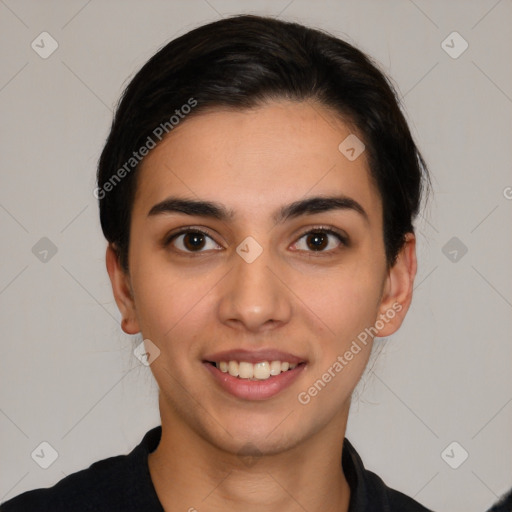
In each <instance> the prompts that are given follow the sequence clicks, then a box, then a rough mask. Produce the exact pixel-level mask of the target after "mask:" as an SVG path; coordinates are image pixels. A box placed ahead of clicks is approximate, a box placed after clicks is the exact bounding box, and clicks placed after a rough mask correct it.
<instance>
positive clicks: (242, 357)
mask: <svg viewBox="0 0 512 512" xmlns="http://www.w3.org/2000/svg"><path fill="white" fill-rule="evenodd" d="M203 361H211V362H214V363H220V362H221V361H226V362H229V361H238V362H240V361H245V362H247V363H252V364H256V363H260V362H262V361H268V362H269V363H270V362H271V361H281V362H288V363H292V364H299V363H305V362H306V360H305V359H304V358H301V357H299V356H295V355H293V354H290V353H288V352H282V351H280V350H276V349H261V350H244V349H236V350H225V351H224V352H216V353H215V354H211V355H208V356H205V357H204V358H203Z"/></svg>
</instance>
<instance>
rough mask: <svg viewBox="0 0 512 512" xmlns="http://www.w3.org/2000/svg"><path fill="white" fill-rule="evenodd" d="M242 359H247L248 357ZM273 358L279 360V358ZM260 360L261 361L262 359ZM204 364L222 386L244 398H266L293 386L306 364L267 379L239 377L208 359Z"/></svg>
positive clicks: (232, 393)
mask: <svg viewBox="0 0 512 512" xmlns="http://www.w3.org/2000/svg"><path fill="white" fill-rule="evenodd" d="M222 360H223V361H224V359H222ZM242 360H245V361H247V359H242ZM273 360H274V361H278V360H279V359H273ZM285 360H287V359H285ZM258 361H261V359H259V360H258ZM258 361H256V362H258ZM247 362H249V361H247ZM203 366H204V367H205V368H206V370H207V371H209V372H210V374H211V375H212V376H213V378H214V379H215V380H216V381H217V382H218V383H219V384H220V386H221V387H222V388H223V389H224V390H225V391H227V392H228V393H230V394H231V395H233V396H235V397H237V398H242V399H244V400H266V399H267V398H272V397H273V396H275V395H277V394H278V393H280V392H281V391H283V390H284V389H286V388H287V387H289V386H291V384H292V383H293V382H294V381H295V380H296V379H297V378H298V377H299V375H300V374H301V373H302V372H303V370H304V368H305V367H306V364H298V366H296V367H295V368H294V369H293V370H287V371H285V372H282V373H280V374H279V375H276V376H274V377H269V378H268V379H266V380H248V379H239V378H238V377H233V376H232V375H230V374H229V373H224V372H221V371H220V370H219V369H218V368H217V367H216V366H214V365H212V364H211V363H209V362H208V361H204V362H203Z"/></svg>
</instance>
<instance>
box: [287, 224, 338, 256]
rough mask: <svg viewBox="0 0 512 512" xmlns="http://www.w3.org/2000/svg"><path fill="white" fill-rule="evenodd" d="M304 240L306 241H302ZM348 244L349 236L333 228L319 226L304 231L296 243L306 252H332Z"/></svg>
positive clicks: (299, 248)
mask: <svg viewBox="0 0 512 512" xmlns="http://www.w3.org/2000/svg"><path fill="white" fill-rule="evenodd" d="M303 240H304V242H302V241H303ZM347 245H348V242H347V238H346V237H344V236H343V235H342V234H341V233H338V232H337V231H334V230H333V229H327V228H322V229H320V228H317V229H314V230H311V231H308V232H307V233H304V234H303V235H302V236H301V237H300V238H299V241H298V242H296V243H295V248H296V249H297V250H299V251H305V252H325V253H330V252H333V251H335V250H336V249H339V248H340V247H343V246H347Z"/></svg>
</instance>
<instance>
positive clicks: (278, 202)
mask: <svg viewBox="0 0 512 512" xmlns="http://www.w3.org/2000/svg"><path fill="white" fill-rule="evenodd" d="M351 133H354V130H353V129H351V128H350V127H349V126H348V125H346V124H344V123H343V122H342V121H341V120H339V119H338V118H337V117H335V116H334V114H332V113H331V112H329V111H328V110H326V109H325V108H324V107H321V106H319V105H318V104H314V103H297V102H286V101H282V102H272V103H268V104H267V105H265V106H262V107H258V108H256V109H254V110H251V111H242V112H234V111H227V110H218V111H212V112H209V113H206V114H199V115H197V116H196V117H191V118H190V119H187V120H185V121H184V122H183V123H182V124H181V125H179V126H178V127H177V128H175V129H174V130H173V131H172V132H171V133H170V134H169V136H168V137H167V139H165V140H164V141H163V142H162V143H161V144H160V145H159V146H157V147H156V148H155V149H154V150H152V151H151V152H150V154H149V155H148V156H147V157H146V158H145V160H144V161H143V163H142V168H141V169H140V170H139V175H138V184H137V193H136V197H135V201H134V204H133V210H132V220H131V230H130V248H129V266H130V270H129V273H126V274H125V273H123V271H122V270H121V268H120V267H119V263H118V261H117V259H116V258H115V256H114V252H113V251H112V250H111V249H109V250H108V251H107V267H108V270H109V274H110V277H111V279H112V284H113V289H114V294H115V297H116V301H117V303H118V305H119V308H120V310H121V312H122V314H123V328H124V330H125V331H126V332H128V333H130V334H135V333H138V332H142V335H143V338H144V339H149V340H151V344H150V345H149V346H148V351H149V352H150V353H151V351H152V350H154V349H153V348H152V347H153V346H156V347H158V349H159V350H160V353H159V355H158V357H157V358H156V359H154V361H153V362H152V364H151V370H152V372H153V374H154V376H155V378H156V381H157V383H158V385H159V388H160V394H161V397H160V407H161V414H162V418H164V416H165V417H166V418H168V419H169V421H171V420H172V421H173V422H174V423H175V424H177V425H178V424H179V425H181V426H183V427H184V428H187V429H189V430H190V431H193V432H194V433H195V434H197V435H198V436H200V437H201V438H202V439H203V440H205V441H206V442H208V443H209V444H211V445H215V446H216V447H218V448H221V449H223V450H226V451H229V452H233V453H237V452H239V451H240V449H241V448H242V447H244V446H246V445H247V444H248V443H250V444H251V445H255V446H256V447H257V448H258V450H259V451H260V452H262V453H276V452H280V451H283V450H286V449H288V448H292V447H294V446H298V445H300V443H302V442H305V441H306V440H308V439H310V438H312V437H313V436H315V435H320V433H321V432H322V431H326V430H328V429H329V428H332V429H334V428H339V427H340V426H343V427H344V423H345V422H346V418H347V415H348V408H349V403H350V395H351V393H352V391H353V389H354V387H355V386H356V384H357V382H358V380H359V378H360V376H361V374H362V372H363V370H364V368H365V365H366V363H367V361H368V357H369V355H370V351H371V345H372V343H371V336H370V335H369V334H371V333H373V334H375V332H376V331H377V330H378V331H379V332H378V335H379V336H387V335H389V334H391V333H392V332H394V331H395V330H396V329H397V328H398V327H399V326H400V323H401V322H402V319H403V317H404V315H405V313H406V311H407V308H408V306H409V302H410V298H411V290H412V282H413V279H414V274H415V272H416V263H415V261H416V260H415V251H414V237H413V236H412V235H411V236H409V238H408V241H407V243H406V245H405V247H404V250H403V251H402V253H401V254H400V256H399V258H398V260H397V263H396V264H395V266H394V267H393V268H392V269H391V270H388V269H387V265H386V259H385V251H384V241H383V225H382V205H381V200H380V196H379V193H378V190H377V189H376V187H375V186H374V184H373V182H372V180H371V178H370V174H369V170H368V163H367V160H366V157H365V153H364V152H363V153H362V154H361V155H360V156H359V157H358V158H356V159H355V160H352V161H351V160H349V159H348V158H346V156H345V155H344V154H342V153H341V152H340V150H339V149H338V146H339V145H340V143H341V142H342V141H343V140H344V139H345V138H346V137H347V136H348V135H350V134H351ZM360 138H361V137H360ZM176 200H181V201H182V202H181V203H180V202H179V201H176ZM183 201H186V202H183ZM194 202H196V203H194ZM379 319H380V320H379ZM365 329H366V330H365ZM372 329H373V331H372ZM365 334H366V336H365ZM363 340H364V341H363ZM153 344H154V345H153ZM350 354H352V356H350ZM150 357H151V356H150ZM230 360H232V361H236V362H237V363H240V362H242V363H243V364H240V365H237V364H236V363H229V365H228V366H230V367H231V368H230V370H231V373H233V374H236V371H237V370H238V371H239V372H241V373H242V374H243V375H249V374H250V373H248V374H245V373H244V372H245V371H248V372H250V371H251V370H252V371H253V372H256V375H257V376H256V377H254V376H253V377H252V378H253V379H254V380H249V379H248V378H240V377H235V376H232V375H230V372H229V371H228V372H225V371H223V370H226V368H225V365H224V363H226V364H227V363H228V362H229V361H230ZM265 361H267V362H268V363H269V364H268V365H267V366H265V364H264V362H265ZM272 361H281V363H285V364H281V365H279V364H278V363H273V364H271V362H272ZM212 362H213V363H215V362H217V363H219V366H221V367H220V368H216V367H215V366H214V365H212V364H211V363H212ZM221 362H222V363H223V364H222V365H221V364H220V363H221ZM251 362H252V363H263V364H255V365H251V364H249V365H247V363H251ZM286 363H291V366H292V369H289V370H287V371H281V370H285V369H286ZM336 363H338V364H336ZM294 365H296V366H295V367H293V366H294ZM272 368H274V370H273V373H278V370H279V371H281V373H280V374H279V375H272V376H271V377H270V378H268V379H265V378H264V377H266V376H268V369H272ZM260 377H261V378H260ZM315 383H316V384H315ZM283 418H284V420H283ZM162 421H164V420H163V419H162ZM276 425H278V427H276Z"/></svg>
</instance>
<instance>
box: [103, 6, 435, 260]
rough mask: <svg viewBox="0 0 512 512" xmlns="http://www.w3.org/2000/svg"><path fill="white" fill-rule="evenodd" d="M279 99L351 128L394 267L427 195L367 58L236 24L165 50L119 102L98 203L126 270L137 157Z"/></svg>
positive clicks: (208, 29) (400, 119) (311, 37)
mask: <svg viewBox="0 0 512 512" xmlns="http://www.w3.org/2000/svg"><path fill="white" fill-rule="evenodd" d="M281 98H286V99H290V100H296V101H304V100H309V99H311V100H316V101H318V102H320V103H321V104H323V105H325V106H326V107H327V108H328V109H330V110H331V111H333V112H335V113H337V114H338V115H339V116H340V117H341V119H342V120H344V121H346V122H347V121H349V122H350V123H352V124H353V125H354V126H355V127H356V128H357V130H358V134H361V136H362V138H363V142H364V144H365V145H366V151H367V156H368V159H369V165H370V174H371V176H372V178H373V180H374V182H375V184H376V186H377V188H378V190H379V193H380V196H381V199H382V205H383V223H384V232H383V237H384V245H385V248H386V259H387V263H388V266H392V265H393V264H394V262H395V260H396V256H397V255H398V253H399V251H400V249H401V248H402V246H403V243H404V237H405V235H406V233H408V232H414V229H413V225H412V221H413V219H414V218H415V216H416V215H417V213H418V209H419V205H420V200H421V194H422V190H423V188H424V187H423V185H424V184H427V185H429V184H430V180H429V176H428V170H427V167H426V165H425V162H424V160H423V158H422V156H421V154H420V152H419V151H418V149H417V147H416V145H415V143H414V141H413V138H412V136H411V133H410V130H409V127H408V125H407V122H406V120H405V118H404V116H403V114H402V112H401V109H400V106H399V101H398V99H397V94H396V92H395V90H394V88H393V86H392V85H391V83H390V82H389V80H388V79H387V77H386V76H385V75H384V74H383V73H382V72H381V71H379V69H378V68H377V66H376V65H375V64H374V63H373V62H372V61H371V60H370V58H369V57H367V56H366V55H365V54H364V53H362V52H361V51H360V50H358V49H356V48H354V47H353V46H352V45H350V44H349V43H347V42H345V41H343V40H341V39H339V38H337V37H334V36H332V35H330V34H328V33H326V32H323V31H321V30H316V29H312V28H308V27H305V26H303V25H300V24H297V23H292V22H286V21H281V20H277V19H274V18H268V17H261V16H253V15H238V16H233V17H230V18H226V19H222V20H220V21H216V22H213V23H209V24H207V25H203V26H200V27H198V28H196V29H194V30H192V31H190V32H187V33H186V34H184V35H182V36H180V37H179V38H177V39H175V40H173V41H171V42H169V43H168V44H166V45H165V46H164V47H163V48H161V49H160V50H159V51H158V52H157V53H156V54H155V55H154V56H153V57H151V59H150V60H149V61H148V62H147V63H146V64H145V65H144V66H143V67H142V68H141V69H140V71H139V72H138V73H137V74H136V75H135V76H134V78H133V79H132V80H131V82H130V83H129V84H128V86H127V87H126V89H125V91H124V93H123V95H122V97H121V99H120V102H119V105H118V107H117V111H116V113H115V116H114V120H113V123H112V128H111V131H110V134H109V136H108V139H107V141H106V144H105V147H104V149H103V152H102V154H101V157H100V159H99V165H98V173H97V181H98V188H97V189H96V191H95V194H96V197H98V199H99V207H100V220H101V226H102V229H103V233H104V234H105V237H106V238H107V240H108V241H109V242H111V243H113V244H114V245H115V247H116V249H117V251H118V255H119V258H120V261H121V264H122V266H123V268H124V269H125V270H128V263H129V262H128V246H129V233H130V216H131V210H132V206H133V200H134V196H135V190H136V186H137V180H136V176H137V168H138V163H139V162H140V159H141V156H140V154H139V153H138V150H139V148H144V147H146V148H148V147H149V148H150V147H154V145H156V144H157V143H158V142H159V141H160V140H161V139H162V136H165V135H166V134H167V133H170V132H171V131H172V128H173V126H175V124H176V123H179V122H181V123H183V122H186V119H187V118H188V117H189V116H194V115H197V114H199V113H200V112H204V111H205V110H211V109H214V108H216V107H222V108H225V107H230V108H234V109H238V110H241V109H248V108H253V107H255V106H258V105H260V104H264V103H265V102H268V101H269V100H272V99H281ZM164 132H165V133H164ZM134 152H136V154H137V158H135V156H134V155H135V153H134Z"/></svg>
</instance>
